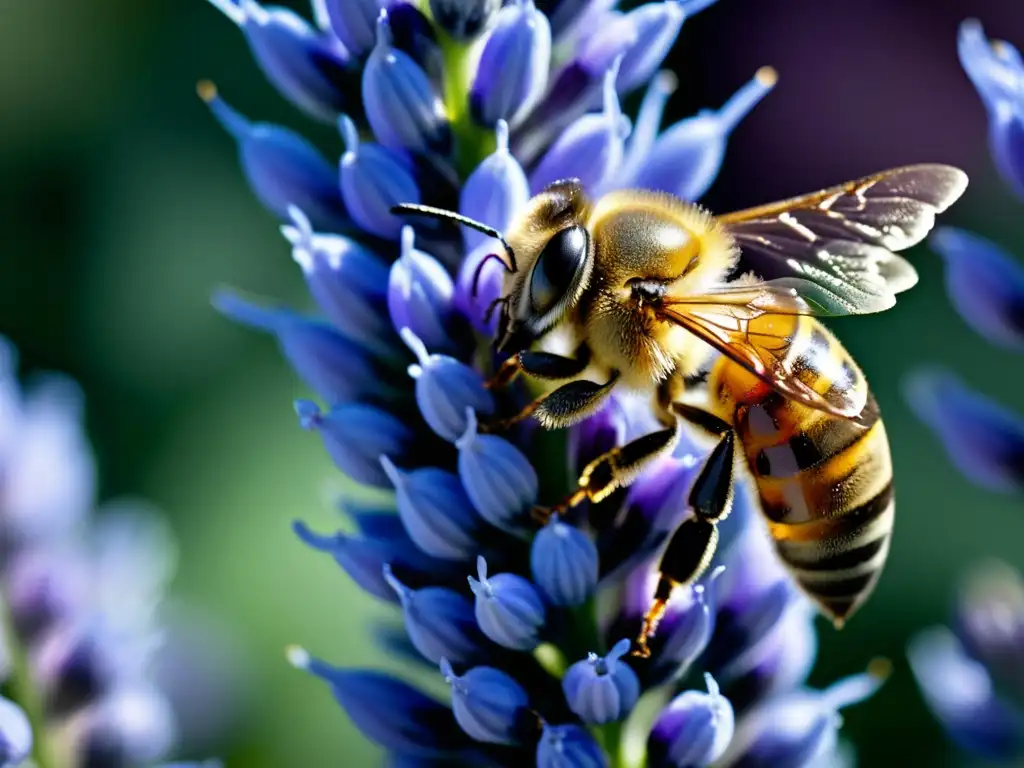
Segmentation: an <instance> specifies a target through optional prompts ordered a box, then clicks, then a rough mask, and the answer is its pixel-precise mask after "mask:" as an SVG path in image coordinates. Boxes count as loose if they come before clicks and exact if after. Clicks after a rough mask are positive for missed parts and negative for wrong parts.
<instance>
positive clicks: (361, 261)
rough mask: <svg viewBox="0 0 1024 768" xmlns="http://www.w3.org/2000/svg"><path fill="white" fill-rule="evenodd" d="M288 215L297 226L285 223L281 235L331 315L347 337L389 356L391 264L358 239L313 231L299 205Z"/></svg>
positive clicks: (391, 347) (391, 339)
mask: <svg viewBox="0 0 1024 768" xmlns="http://www.w3.org/2000/svg"><path fill="white" fill-rule="evenodd" d="M290 215H291V218H292V222H293V223H294V225H287V224H286V225H284V226H282V227H281V233H282V234H283V235H284V236H285V238H287V239H288V241H289V242H290V243H291V244H292V258H293V259H295V262H296V263H297V264H298V265H299V266H300V267H301V268H302V274H303V276H304V277H305V278H306V285H307V286H308V288H309V292H310V294H311V295H312V296H313V299H314V300H315V301H316V303H317V305H319V307H320V309H321V310H323V312H324V314H325V315H327V319H328V320H330V321H331V323H333V324H334V327H335V328H337V329H338V331H340V332H341V334H342V335H343V336H345V337H346V338H348V339H351V340H352V341H355V342H357V343H360V344H362V345H363V346H364V347H366V348H367V349H369V350H371V351H373V352H374V353H376V354H378V355H380V356H382V357H388V356H391V355H392V354H393V350H394V344H395V332H394V329H393V328H392V327H391V319H390V317H388V309H387V284H388V266H387V264H385V263H384V261H383V260H382V259H381V258H380V257H379V256H377V255H376V254H374V253H371V252H370V251H368V250H366V248H364V247H363V246H361V245H360V244H359V243H357V242H356V241H355V240H351V239H349V238H347V237H343V236H341V235H329V234H317V233H315V232H314V231H313V227H312V225H311V224H310V221H309V219H308V218H306V215H305V214H304V213H303V212H302V211H300V210H299V209H298V208H295V207H292V209H291V211H290Z"/></svg>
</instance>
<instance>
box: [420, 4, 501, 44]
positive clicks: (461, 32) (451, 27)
mask: <svg viewBox="0 0 1024 768" xmlns="http://www.w3.org/2000/svg"><path fill="white" fill-rule="evenodd" d="M429 3H430V15H431V16H433V17H434V23H435V24H437V26H438V27H440V28H441V29H443V30H444V31H445V32H446V33H447V34H448V36H449V37H451V38H452V39H453V40H456V41H458V42H468V41H470V40H472V39H473V38H475V37H478V36H479V35H480V34H481V33H482V32H483V31H484V30H485V29H487V28H488V27H489V26H491V24H492V22H493V21H494V17H495V16H496V15H498V16H499V19H500V15H499V14H498V9H499V8H501V0H429ZM499 23H500V22H499Z"/></svg>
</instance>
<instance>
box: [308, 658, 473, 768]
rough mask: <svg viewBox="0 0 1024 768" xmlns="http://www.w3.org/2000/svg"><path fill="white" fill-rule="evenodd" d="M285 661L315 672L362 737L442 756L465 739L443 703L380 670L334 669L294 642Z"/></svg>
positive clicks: (428, 754)
mask: <svg viewBox="0 0 1024 768" xmlns="http://www.w3.org/2000/svg"><path fill="white" fill-rule="evenodd" d="M288 661H289V662H290V663H291V664H292V666H294V667H296V668H297V669H301V670H304V671H306V672H309V673H310V674H313V675H315V676H316V677H319V678H320V679H321V680H323V681H324V682H325V683H327V685H328V686H330V689H331V693H332V694H334V698H335V699H337V701H338V703H339V704H340V705H341V708H342V709H344V710H345V712H347V713H348V716H349V717H350V718H351V719H352V722H353V724H354V725H355V726H356V728H358V729H359V730H360V731H361V732H362V734H363V735H364V736H366V738H368V739H369V740H370V741H372V742H374V743H375V744H379V745H380V746H382V747H385V748H387V749H394V750H400V751H403V752H409V753H411V754H415V755H423V756H431V755H433V756H438V757H443V756H445V755H447V754H449V753H451V752H455V751H458V750H460V749H462V748H464V747H465V746H466V745H468V743H469V742H468V740H467V739H466V737H465V736H464V735H463V734H462V732H461V731H460V730H459V727H458V726H457V725H456V723H455V718H454V717H452V711H451V709H450V708H448V707H447V706H446V705H444V704H442V703H441V702H439V701H436V700H434V699H432V698H431V697H429V696H427V695H426V694H424V693H423V692H422V691H419V690H417V689H416V688H413V687H412V686H411V685H409V684H408V683H406V682H404V681H402V680H398V679H397V678H394V677H392V676H391V675H388V674H384V673H383V672H373V671H370V670H362V669H339V668H337V667H332V666H331V665H329V664H327V663H325V662H323V661H321V660H320V659H316V658H313V657H312V656H310V655H309V653H308V652H307V651H306V650H304V649H302V648H297V647H292V648H289V649H288Z"/></svg>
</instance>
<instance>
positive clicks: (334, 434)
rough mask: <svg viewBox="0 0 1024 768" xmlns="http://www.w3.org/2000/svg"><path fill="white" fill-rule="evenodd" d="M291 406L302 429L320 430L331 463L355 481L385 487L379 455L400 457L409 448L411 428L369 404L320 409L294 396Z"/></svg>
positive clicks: (352, 404) (387, 482)
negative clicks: (293, 405) (293, 407)
mask: <svg viewBox="0 0 1024 768" xmlns="http://www.w3.org/2000/svg"><path fill="white" fill-rule="evenodd" d="M295 410H296V412H297V413H298V415H299V420H300V422H301V424H302V426H303V428H304V429H311V430H315V431H316V432H318V433H319V434H320V437H321V438H322V439H323V441H324V447H325V448H326V449H327V453H328V454H329V455H330V457H331V460H332V461H333V462H334V464H335V466H336V467H338V469H340V470H341V471H342V472H344V473H345V474H346V475H348V476H349V477H351V478H352V479H353V480H355V481H356V482H357V483H364V484H366V485H372V486H375V487H377V488H388V487H389V486H390V485H391V481H390V480H389V479H388V475H387V473H386V472H385V471H384V468H383V467H382V466H381V463H380V461H381V457H383V456H394V457H396V458H398V459H399V460H400V459H401V457H404V456H406V455H408V453H409V451H410V450H411V449H412V444H413V438H414V434H413V432H412V430H411V429H410V428H409V427H407V426H406V425H405V424H403V423H402V422H401V421H399V420H398V419H396V418H395V417H394V416H392V415H391V414H389V413H387V412H386V411H382V410H380V409H379V408H374V407H373V406H372V405H366V404H365V403H345V404H342V405H338V406H335V407H334V408H332V409H331V410H330V411H329V412H327V413H323V412H321V411H320V409H319V408H318V407H317V406H316V404H315V403H312V402H310V401H309V400H298V401H296V403H295Z"/></svg>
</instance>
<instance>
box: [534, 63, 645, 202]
mask: <svg viewBox="0 0 1024 768" xmlns="http://www.w3.org/2000/svg"><path fill="white" fill-rule="evenodd" d="M617 74H618V62H616V64H615V65H614V66H613V67H612V68H611V69H610V70H608V73H607V74H606V75H605V79H604V110H603V111H602V112H600V113H597V114H592V115H584V116H583V117H581V118H580V119H578V120H576V121H575V122H574V123H573V124H572V125H570V126H569V127H568V128H567V129H566V130H565V132H564V133H562V135H561V136H559V137H558V139H556V140H555V143H554V144H552V145H551V148H550V149H549V150H548V151H547V153H546V154H545V155H544V157H542V158H541V160H540V162H539V163H538V164H537V167H536V168H535V169H534V171H533V173H532V174H530V188H531V189H532V190H533V191H534V192H535V193H536V192H539V191H541V190H542V189H544V187H546V186H547V185H548V184H550V183H551V182H553V181H558V180H559V179H567V178H578V179H579V180H580V182H581V183H582V184H583V187H584V189H586V190H587V191H588V192H590V193H591V194H595V195H596V194H600V192H601V190H602V189H603V188H604V186H605V185H607V184H610V183H611V182H612V180H613V179H614V177H615V174H616V172H617V171H618V170H619V166H620V165H621V164H622V158H623V153H624V152H625V141H626V137H627V136H628V135H629V118H627V117H626V116H625V115H623V114H622V109H621V108H620V106H619V97H618V95H617V93H616V91H615V78H616V76H617Z"/></svg>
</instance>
